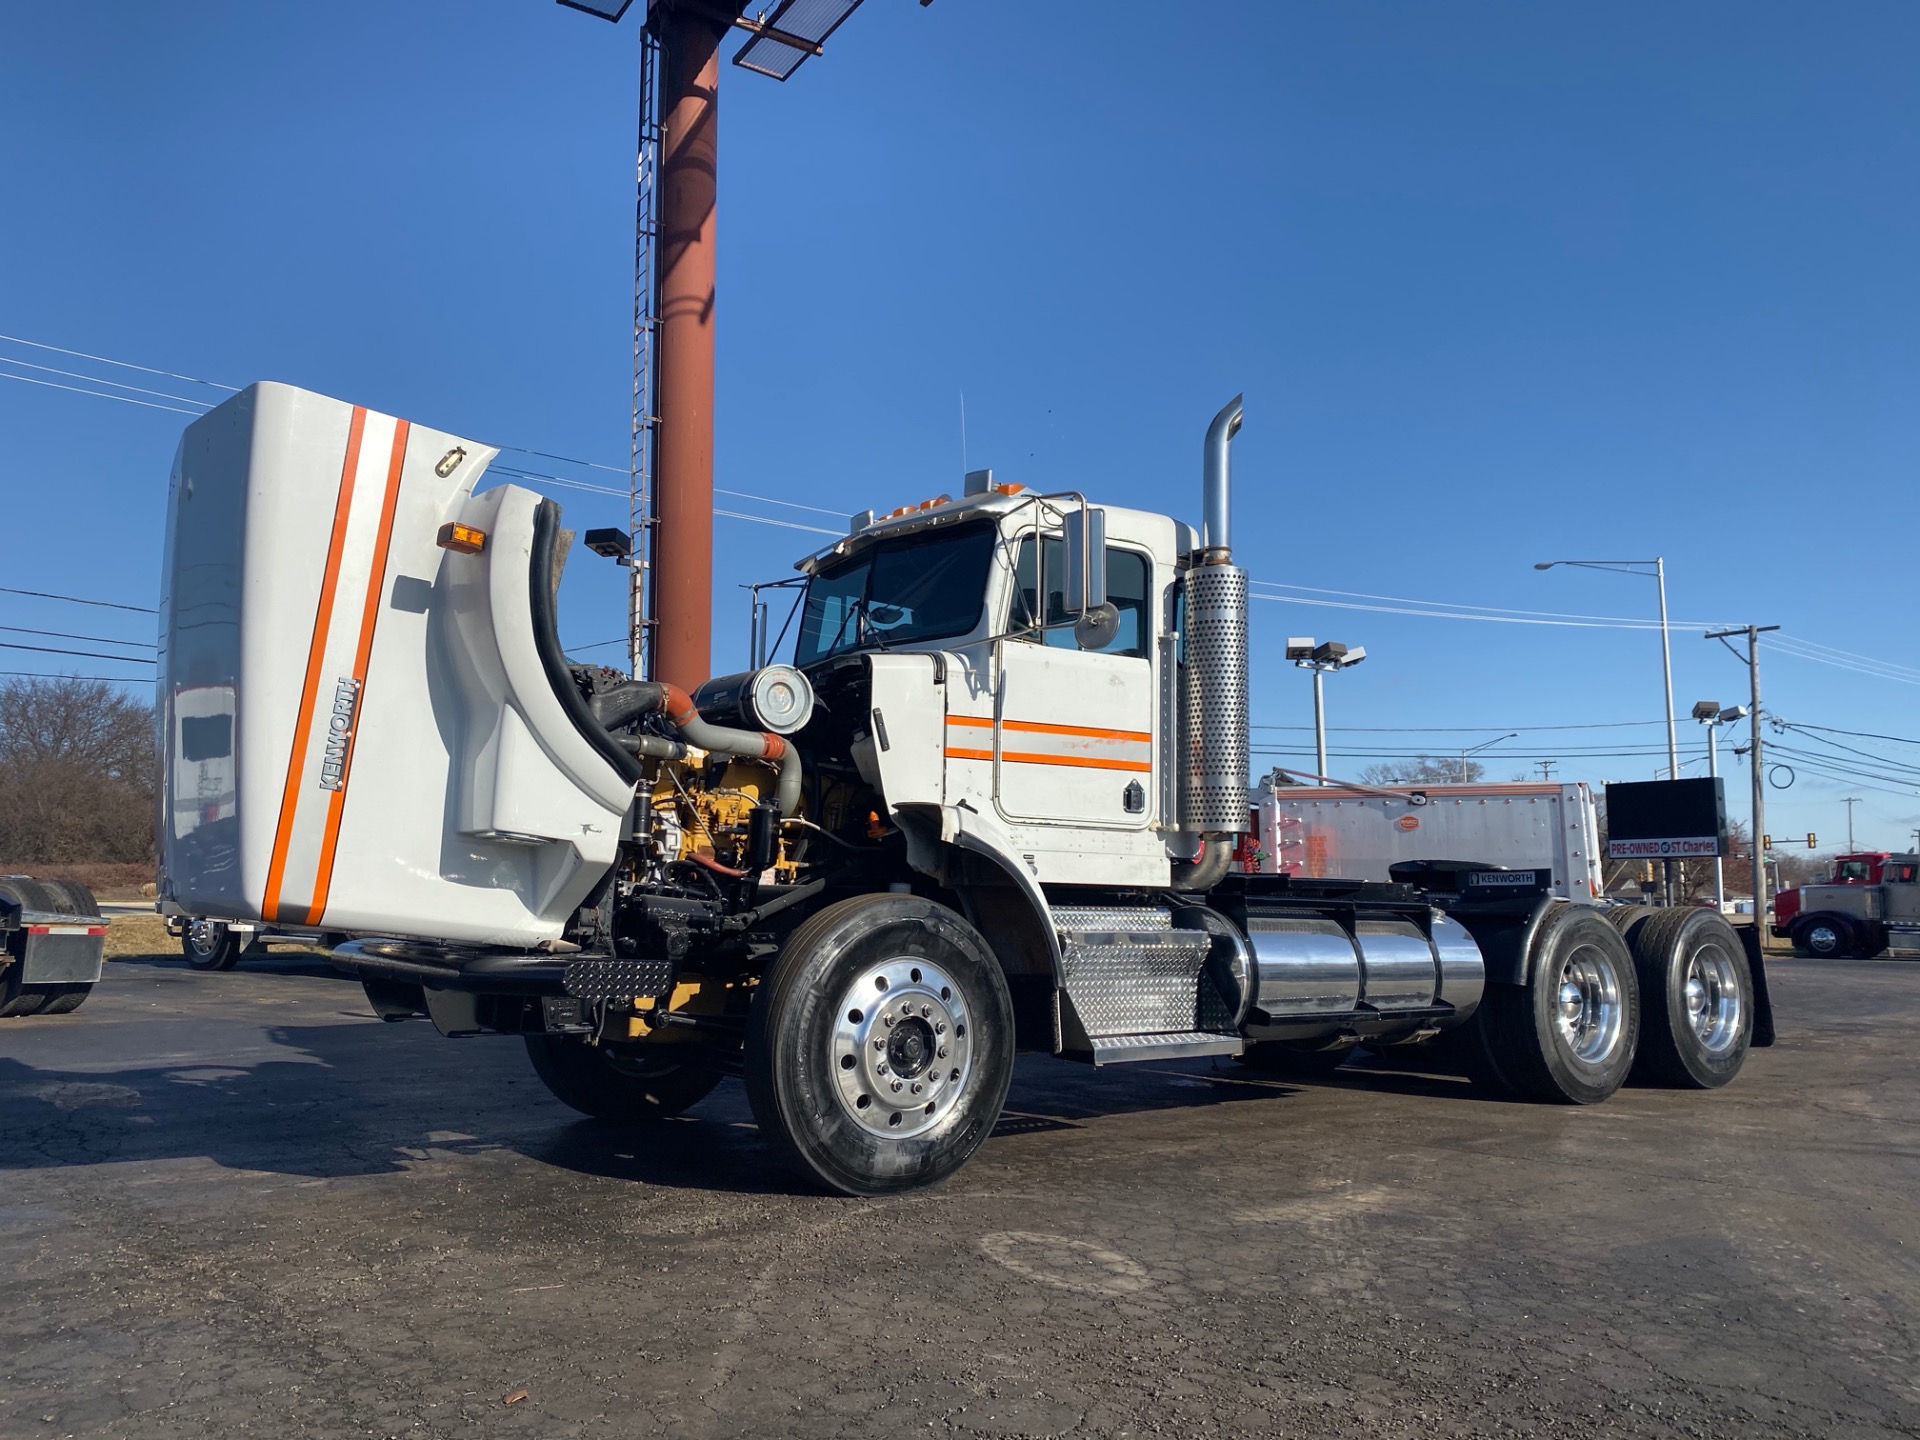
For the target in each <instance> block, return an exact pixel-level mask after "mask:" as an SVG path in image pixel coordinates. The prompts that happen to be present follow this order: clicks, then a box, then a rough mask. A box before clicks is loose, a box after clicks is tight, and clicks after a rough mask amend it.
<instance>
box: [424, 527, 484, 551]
mask: <svg viewBox="0 0 1920 1440" xmlns="http://www.w3.org/2000/svg"><path fill="white" fill-rule="evenodd" d="M434 543H435V544H437V545H438V546H439V547H440V548H441V549H442V550H451V551H453V552H454V553H455V554H457V555H478V554H479V553H480V552H481V551H482V550H484V549H486V548H487V532H486V531H484V530H476V529H475V528H474V527H473V526H471V525H462V524H461V523H460V522H459V521H458V520H449V521H448V522H447V523H446V524H445V525H442V526H441V527H440V534H439V536H438V537H437V538H436V539H435V542H434Z"/></svg>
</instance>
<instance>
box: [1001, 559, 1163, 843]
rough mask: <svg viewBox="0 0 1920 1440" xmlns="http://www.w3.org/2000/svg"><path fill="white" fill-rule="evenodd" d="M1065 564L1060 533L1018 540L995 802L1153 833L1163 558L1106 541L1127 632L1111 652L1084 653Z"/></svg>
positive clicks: (1061, 821)
mask: <svg viewBox="0 0 1920 1440" xmlns="http://www.w3.org/2000/svg"><path fill="white" fill-rule="evenodd" d="M1063 560H1064V556H1063V555H1062V550H1061V542H1060V541H1059V539H1058V538H1049V539H1047V540H1046V541H1045V542H1044V547H1037V546H1036V544H1035V541H1034V538H1033V537H1032V536H1027V537H1025V538H1024V539H1022V540H1021V542H1020V548H1019V551H1018V556H1017V560H1016V564H1015V581H1014V596H1013V604H1012V614H1011V616H1010V617H1009V621H1008V625H1007V629H1008V630H1009V631H1011V632H1013V633H1012V635H1011V636H1010V637H1009V638H1007V639H1005V640H1002V641H1001V642H1000V644H999V652H1000V653H999V665H998V667H997V668H998V672H999V679H998V687H997V689H998V693H997V694H996V695H995V697H994V713H993V719H992V721H991V726H992V750H993V759H994V804H995V808H996V809H998V810H999V812H1000V813H1001V815H1003V816H1005V817H1006V818H1007V819H1010V820H1018V821H1021V822H1022V823H1025V824H1040V825H1061V826H1098V827H1103V828H1113V829H1122V830H1140V829H1144V828H1145V827H1147V826H1148V825H1151V824H1152V823H1153V821H1154V802H1155V795H1156V788H1157V787H1156V786H1155V785H1154V778H1153V757H1154V753H1155V750H1154V733H1153V732H1154V721H1155V717H1156V715H1157V714H1158V711H1159V706H1158V705H1157V703H1156V701H1155V695H1156V690H1155V685H1154V673H1153V668H1154V662H1153V659H1152V658H1151V657H1152V653H1153V651H1152V639H1153V626H1152V610H1151V606H1150V604H1149V597H1150V596H1152V594H1153V589H1152V581H1153V566H1152V563H1151V561H1150V560H1149V558H1148V557H1147V556H1146V555H1145V554H1144V553H1142V552H1140V551H1136V550H1131V549H1126V548H1124V547H1121V546H1116V545H1110V546H1108V547H1107V598H1108V600H1109V601H1111V602H1112V604H1113V605H1114V607H1115V608H1116V609H1117V610H1118V611H1119V612H1120V628H1119V631H1118V633H1117V634H1115V636H1114V638H1113V640H1112V641H1111V642H1110V643H1109V644H1108V645H1107V646H1105V647H1104V648H1103V649H1101V650H1082V649H1080V648H1079V646H1078V645H1077V644H1076V643H1075V641H1074V638H1073V625H1072V622H1071V617H1069V616H1068V615H1067V614H1066V609H1065V605H1064V603H1063V596H1062V594H1061V583H1062V578H1061V577H1062V576H1063V574H1064V565H1063ZM1036 572H1037V573H1036ZM1043 587H1044V588H1045V589H1046V591H1047V592H1048V594H1047V597H1046V611H1045V616H1044V618H1042V617H1041V606H1040V601H1039V595H1040V590H1041V589H1042V588H1043Z"/></svg>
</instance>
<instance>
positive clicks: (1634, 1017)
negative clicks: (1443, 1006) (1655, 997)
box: [1480, 905, 1640, 1105]
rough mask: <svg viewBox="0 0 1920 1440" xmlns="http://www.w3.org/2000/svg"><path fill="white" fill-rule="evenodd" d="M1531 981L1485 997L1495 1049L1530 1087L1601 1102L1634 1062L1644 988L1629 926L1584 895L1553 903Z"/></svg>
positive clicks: (1522, 1088) (1504, 1071)
mask: <svg viewBox="0 0 1920 1440" xmlns="http://www.w3.org/2000/svg"><path fill="white" fill-rule="evenodd" d="M1532 958H1533V963H1532V965H1531V967H1530V969H1529V972H1528V978H1527V983H1526V984H1525V985H1489V986H1487V993H1486V998H1485V999H1483V1000H1482V1001H1481V1002H1480V1003H1481V1009H1482V1011H1483V1012H1484V1014H1483V1016H1482V1017H1480V1024H1481V1026H1482V1034H1483V1036H1484V1038H1485V1041H1486V1043H1487V1045H1488V1047H1489V1049H1491V1051H1492V1052H1493V1053H1492V1055H1491V1056H1490V1057H1489V1058H1490V1059H1491V1061H1492V1063H1493V1066H1494V1068H1495V1070H1496V1072H1497V1074H1498V1077H1499V1078H1500V1079H1501V1080H1502V1081H1504V1082H1505V1083H1506V1084H1508V1085H1511V1086H1512V1087H1513V1088H1514V1089H1515V1090H1517V1091H1519V1092H1520V1093H1521V1094H1523V1095H1528V1096H1531V1097H1532V1098H1534V1099H1536V1100H1546V1101H1550V1102H1553V1103H1557V1104H1566V1105H1597V1104H1599V1103H1600V1102H1601V1101H1602V1100H1605V1099H1606V1098H1607V1097H1608V1096H1610V1095H1612V1094H1613V1092H1614V1091H1616V1090H1618V1089H1619V1088H1620V1086H1621V1085H1622V1084H1623V1083H1624V1082H1625V1080H1626V1078H1627V1072H1628V1071H1629V1070H1631V1069H1632V1068H1633V1057H1634V1049H1635V1044H1636V1042H1637V1040H1638V1037H1639V1030H1640V991H1639V986H1638V984H1637V983H1636V976H1635V973H1634V965H1633V956H1632V955H1631V954H1630V953H1629V952H1628V950H1627V944H1626V941H1624V940H1622V939H1621V938H1620V932H1619V930H1618V929H1617V928H1616V927H1615V926H1614V925H1612V924H1611V923H1609V922H1608V920H1607V919H1605V918H1604V917H1603V916H1601V915H1600V914H1599V913H1598V912H1597V911H1595V910H1592V909H1590V908H1588V907H1586V906H1583V905H1561V906H1558V907H1556V908H1555V909H1553V910H1550V911H1549V912H1548V913H1547V915H1546V916H1545V917H1544V918H1543V919H1542V920H1541V921H1540V927H1539V929H1538V930H1537V931H1536V932H1535V933H1534V939H1533V949H1532Z"/></svg>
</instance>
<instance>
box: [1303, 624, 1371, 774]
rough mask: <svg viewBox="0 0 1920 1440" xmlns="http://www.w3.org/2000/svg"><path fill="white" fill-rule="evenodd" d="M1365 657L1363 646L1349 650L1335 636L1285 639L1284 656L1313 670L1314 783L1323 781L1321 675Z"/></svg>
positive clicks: (1324, 717) (1324, 714) (1324, 747)
mask: <svg viewBox="0 0 1920 1440" xmlns="http://www.w3.org/2000/svg"><path fill="white" fill-rule="evenodd" d="M1366 658H1367V647H1366V646H1364V645H1355V646H1354V647H1353V648H1352V649H1351V650H1349V649H1348V648H1347V647H1346V646H1345V645H1342V644H1341V643H1340V642H1339V641H1338V640H1328V641H1326V642H1325V643H1324V644H1319V645H1316V644H1314V643H1313V637H1312V636H1311V635H1306V636H1300V635H1295V636H1292V637H1291V638H1289V639H1288V641H1287V659H1289V660H1291V661H1293V663H1294V664H1296V665H1298V666H1299V667H1300V668H1301V669H1302V670H1311V671H1312V672H1313V762H1314V765H1313V768H1314V779H1315V780H1316V782H1317V783H1319V784H1321V785H1324V784H1326V783H1327V710H1326V695H1325V692H1324V690H1323V688H1322V686H1323V683H1324V682H1323V681H1322V680H1321V678H1320V677H1321V676H1323V675H1325V674H1326V673H1327V672H1328V671H1329V670H1351V669H1352V668H1353V667H1354V666H1355V665H1358V664H1359V663H1360V662H1361V661H1362V660H1364V659H1366Z"/></svg>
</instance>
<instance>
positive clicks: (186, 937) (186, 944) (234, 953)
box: [180, 919, 246, 970]
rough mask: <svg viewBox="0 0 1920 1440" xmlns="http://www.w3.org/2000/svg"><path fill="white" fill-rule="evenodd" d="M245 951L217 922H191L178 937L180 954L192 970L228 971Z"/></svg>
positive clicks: (233, 935) (231, 933)
mask: <svg viewBox="0 0 1920 1440" xmlns="http://www.w3.org/2000/svg"><path fill="white" fill-rule="evenodd" d="M244 949H246V945H245V943H244V942H243V941H242V940H241V939H240V937H239V936H238V935H236V934H234V933H233V931H232V930H230V929H228V928H227V927H226V926H225V925H222V924H221V923H220V922H219V921H218V920H205V919H201V920H190V921H188V922H187V928H186V929H185V930H183V931H182V932H181V933H180V953H181V954H182V955H183V956H185V957H186V961H187V964H188V965H189V966H191V967H192V968H193V969H195V970H231V969H233V967H234V966H236V965H238V964H239V963H240V952H241V951H242V950H244Z"/></svg>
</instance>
